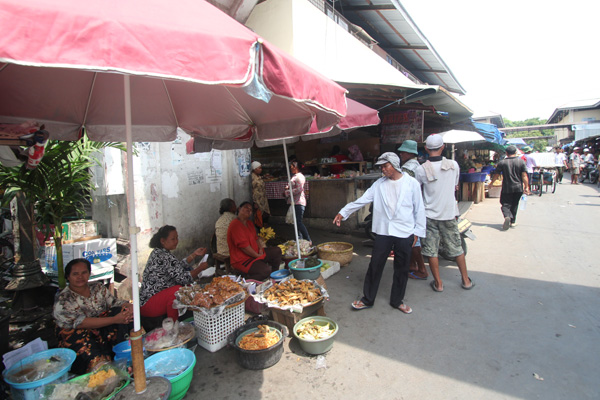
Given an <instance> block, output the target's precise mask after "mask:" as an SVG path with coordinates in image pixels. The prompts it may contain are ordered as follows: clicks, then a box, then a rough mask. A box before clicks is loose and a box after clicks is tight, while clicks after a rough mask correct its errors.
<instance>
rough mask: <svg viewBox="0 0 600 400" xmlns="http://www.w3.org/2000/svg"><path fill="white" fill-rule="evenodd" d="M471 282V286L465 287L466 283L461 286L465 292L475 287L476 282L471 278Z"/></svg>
mask: <svg viewBox="0 0 600 400" xmlns="http://www.w3.org/2000/svg"><path fill="white" fill-rule="evenodd" d="M469 282H471V286H465V284H464V283H461V284H460V286H462V288H463V289H465V290H471V289H473V288H474V287H475V282H473V281H472V280H471V278H469Z"/></svg>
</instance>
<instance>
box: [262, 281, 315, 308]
mask: <svg viewBox="0 0 600 400" xmlns="http://www.w3.org/2000/svg"><path fill="white" fill-rule="evenodd" d="M321 296H322V293H321V290H320V289H319V288H317V287H315V285H314V283H313V282H311V281H299V280H297V279H294V278H291V279H288V280H286V281H283V282H280V283H277V284H275V285H273V286H272V287H271V288H269V289H267V290H265V292H264V297H265V298H266V299H267V300H268V301H269V302H271V303H277V304H279V305H280V306H289V305H296V304H307V303H312V302H314V301H315V300H318V299H319V298H320V297H321Z"/></svg>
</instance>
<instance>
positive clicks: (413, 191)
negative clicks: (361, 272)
mask: <svg viewBox="0 0 600 400" xmlns="http://www.w3.org/2000/svg"><path fill="white" fill-rule="evenodd" d="M375 165H376V166H381V172H382V174H383V177H382V178H380V179H378V180H377V181H375V183H373V185H372V186H371V187H370V188H369V189H368V190H367V191H366V192H365V194H364V195H362V196H361V197H360V198H359V199H358V200H356V201H354V202H352V203H348V204H346V206H345V207H344V208H342V209H341V210H340V212H339V214H337V215H336V216H335V218H334V219H333V223H334V224H336V225H337V226H340V223H341V221H342V220H344V221H345V220H346V219H348V217H349V216H350V215H351V214H352V213H354V212H355V211H357V210H359V209H361V208H362V207H364V206H365V205H367V204H370V203H373V232H374V233H375V234H377V236H376V237H375V243H374V244H373V253H372V255H371V262H370V263H369V269H368V270H367V274H366V276H365V282H364V285H363V297H362V298H361V299H360V300H357V301H354V302H353V303H352V307H353V308H354V309H355V310H362V309H365V308H371V307H373V304H374V303H375V297H376V296H377V291H378V289H379V282H380V281H381V276H382V275H383V268H384V267H385V262H386V261H387V258H388V256H389V254H390V252H391V251H392V250H394V277H393V281H392V293H391V296H390V305H391V306H392V307H394V308H397V309H398V310H400V311H402V312H403V313H405V314H410V313H411V312H412V309H411V308H410V307H409V306H407V305H406V304H404V302H403V300H404V293H405V291H406V284H407V282H408V269H409V261H410V254H411V250H412V246H414V244H415V242H416V241H417V238H419V237H423V236H424V235H425V210H424V208H423V199H422V197H421V188H420V186H419V183H418V182H417V181H416V180H415V179H414V178H412V177H410V176H409V175H408V174H403V173H402V172H401V170H400V159H399V158H398V156H397V155H396V154H394V153H391V152H388V153H383V154H382V155H381V156H380V157H379V159H378V160H377V162H376V163H375Z"/></svg>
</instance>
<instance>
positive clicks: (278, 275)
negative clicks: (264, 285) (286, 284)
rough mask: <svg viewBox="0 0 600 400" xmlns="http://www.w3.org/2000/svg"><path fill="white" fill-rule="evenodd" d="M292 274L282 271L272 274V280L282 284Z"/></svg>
mask: <svg viewBox="0 0 600 400" xmlns="http://www.w3.org/2000/svg"><path fill="white" fill-rule="evenodd" d="M291 274H292V273H291V272H290V271H289V270H287V269H280V270H277V271H274V272H272V273H271V279H273V280H274V281H275V283H277V282H281V281H283V280H285V279H286V278H287V277H289V276H290V275H291Z"/></svg>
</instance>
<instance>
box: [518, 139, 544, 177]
mask: <svg viewBox="0 0 600 400" xmlns="http://www.w3.org/2000/svg"><path fill="white" fill-rule="evenodd" d="M522 150H523V151H524V152H525V155H524V157H525V166H526V167H527V177H528V178H529V182H531V176H532V175H533V171H534V170H535V169H536V168H537V163H536V162H535V159H534V158H533V157H532V156H531V151H532V148H531V147H529V146H525V147H523V148H522ZM540 175H541V174H540ZM540 179H542V178H541V177H540Z"/></svg>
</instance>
